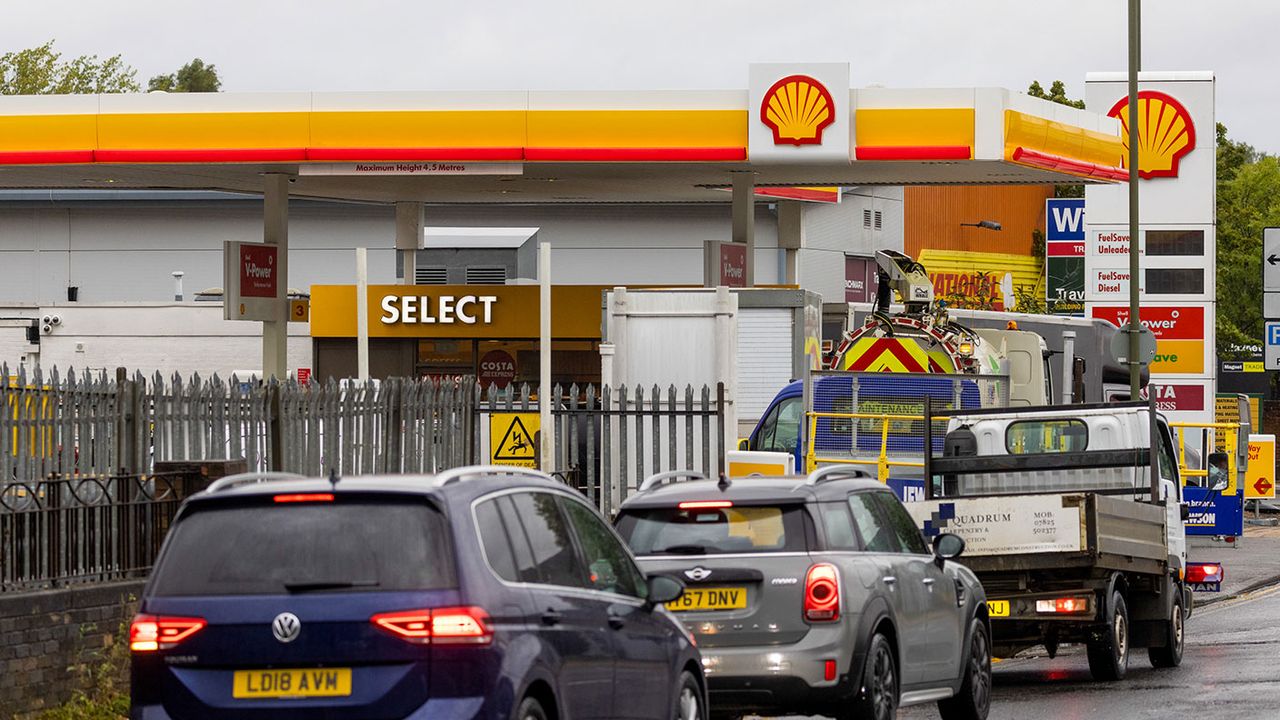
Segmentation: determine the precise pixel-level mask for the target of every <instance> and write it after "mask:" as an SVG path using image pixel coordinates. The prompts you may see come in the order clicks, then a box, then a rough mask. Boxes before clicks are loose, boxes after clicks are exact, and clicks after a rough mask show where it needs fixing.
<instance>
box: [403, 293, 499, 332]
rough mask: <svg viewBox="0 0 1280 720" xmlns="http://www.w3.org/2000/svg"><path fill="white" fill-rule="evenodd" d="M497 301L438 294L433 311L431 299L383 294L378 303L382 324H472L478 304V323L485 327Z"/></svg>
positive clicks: (493, 296)
mask: <svg viewBox="0 0 1280 720" xmlns="http://www.w3.org/2000/svg"><path fill="white" fill-rule="evenodd" d="M497 302H498V298H497V296H496V295H462V296H453V295H441V296H440V297H439V298H437V299H436V303H435V307H434V308H432V302H431V298H430V297H418V296H416V295H404V296H401V295H386V296H384V297H383V298H382V302H381V306H382V318H381V320H382V324H383V325H395V324H397V323H404V324H406V325H415V324H418V325H433V324H435V323H440V324H441V325H452V324H453V323H454V322H461V323H462V324H464V325H474V324H476V321H477V313H476V312H475V310H474V309H473V306H475V305H479V306H480V313H479V321H480V322H481V323H483V324H485V325H488V324H489V323H491V322H493V306H494V305H495V304H496V303H497ZM433 309H434V310H435V312H432V310H433Z"/></svg>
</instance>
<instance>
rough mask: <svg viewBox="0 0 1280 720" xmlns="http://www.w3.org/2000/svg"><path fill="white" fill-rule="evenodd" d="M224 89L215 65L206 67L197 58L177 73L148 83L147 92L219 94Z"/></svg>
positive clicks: (158, 77)
mask: <svg viewBox="0 0 1280 720" xmlns="http://www.w3.org/2000/svg"><path fill="white" fill-rule="evenodd" d="M220 89H222V80H221V79H219V78H218V69H217V67H215V66H213V65H205V64H204V61H203V60H201V59H200V58H196V59H194V60H192V61H191V62H189V63H187V64H186V65H183V66H182V67H180V68H178V71H177V72H176V73H169V74H168V75H156V76H155V77H153V78H151V80H150V81H149V82H148V83H147V90H151V91H154V90H163V91H165V92H218V91H219V90H220Z"/></svg>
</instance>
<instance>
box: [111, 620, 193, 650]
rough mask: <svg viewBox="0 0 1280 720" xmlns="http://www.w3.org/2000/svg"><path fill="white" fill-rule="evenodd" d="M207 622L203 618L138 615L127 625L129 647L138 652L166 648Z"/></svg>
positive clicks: (184, 638) (191, 633)
mask: <svg viewBox="0 0 1280 720" xmlns="http://www.w3.org/2000/svg"><path fill="white" fill-rule="evenodd" d="M208 624H209V623H207V622H205V619H204V618H195V617H165V616H161V615H138V616H137V617H135V618H134V619H133V622H132V623H130V625H129V649H130V650H132V651H133V652H138V653H142V652H155V651H156V650H168V649H169V648H171V647H173V646H175V645H177V644H178V643H180V642H182V641H183V640H186V639H187V638H189V637H191V636H192V635H195V634H196V633H198V632H200V631H201V630H203V629H204V628H205V626H207V625H208Z"/></svg>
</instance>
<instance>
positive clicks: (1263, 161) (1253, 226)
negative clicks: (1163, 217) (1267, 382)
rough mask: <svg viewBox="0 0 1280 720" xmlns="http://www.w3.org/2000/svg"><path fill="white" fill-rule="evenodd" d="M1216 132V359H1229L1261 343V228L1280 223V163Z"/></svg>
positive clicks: (1219, 129)
mask: <svg viewBox="0 0 1280 720" xmlns="http://www.w3.org/2000/svg"><path fill="white" fill-rule="evenodd" d="M1216 130H1217V150H1218V198H1217V200H1218V233H1217V234H1218V237H1217V253H1218V272H1217V285H1218V292H1217V300H1218V307H1217V314H1218V317H1217V323H1218V356H1219V357H1221V358H1227V359H1232V358H1242V356H1243V355H1248V353H1247V352H1246V353H1241V352H1240V348H1247V347H1250V346H1256V345H1259V344H1261V342H1262V331H1263V328H1262V307H1261V298H1262V230H1263V228H1266V227H1274V226H1277V225H1280V161H1277V159H1276V158H1275V157H1272V156H1267V155H1262V154H1260V153H1258V151H1257V150H1255V149H1254V148H1253V147H1252V146H1250V145H1248V144H1247V143H1243V142H1237V141H1233V140H1231V139H1230V138H1229V137H1227V128H1226V127H1224V126H1223V125H1222V124H1219V125H1218V127H1217V128H1216Z"/></svg>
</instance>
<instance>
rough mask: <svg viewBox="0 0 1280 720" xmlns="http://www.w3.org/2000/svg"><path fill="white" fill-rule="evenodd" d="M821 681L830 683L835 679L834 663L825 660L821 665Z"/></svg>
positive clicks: (833, 661)
mask: <svg viewBox="0 0 1280 720" xmlns="http://www.w3.org/2000/svg"><path fill="white" fill-rule="evenodd" d="M822 679H823V680H826V681H827V682H831V681H832V680H835V679H836V661H835V660H826V661H824V662H823V663H822Z"/></svg>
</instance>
